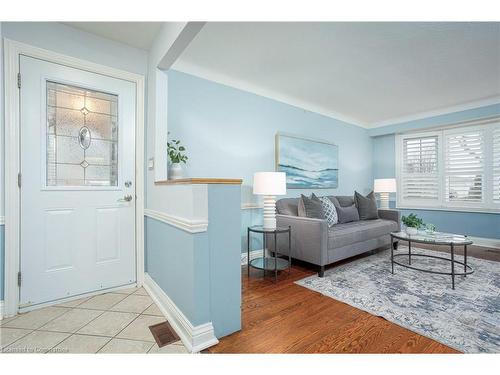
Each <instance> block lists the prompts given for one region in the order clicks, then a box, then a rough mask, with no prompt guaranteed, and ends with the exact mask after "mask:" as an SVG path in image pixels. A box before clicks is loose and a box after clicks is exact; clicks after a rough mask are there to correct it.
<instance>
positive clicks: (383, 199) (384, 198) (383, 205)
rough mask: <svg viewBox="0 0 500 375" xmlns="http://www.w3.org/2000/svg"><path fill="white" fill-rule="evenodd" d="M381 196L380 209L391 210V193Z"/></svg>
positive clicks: (381, 194)
mask: <svg viewBox="0 0 500 375" xmlns="http://www.w3.org/2000/svg"><path fill="white" fill-rule="evenodd" d="M379 196H380V207H379V208H380V209H381V210H388V209H389V193H379Z"/></svg>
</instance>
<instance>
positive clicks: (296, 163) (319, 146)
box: [276, 134, 339, 189]
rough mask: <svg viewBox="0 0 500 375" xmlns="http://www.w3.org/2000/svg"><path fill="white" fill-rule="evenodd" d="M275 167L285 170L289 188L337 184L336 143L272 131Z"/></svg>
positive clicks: (334, 185)
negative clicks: (274, 136)
mask: <svg viewBox="0 0 500 375" xmlns="http://www.w3.org/2000/svg"><path fill="white" fill-rule="evenodd" d="M276 164H277V165H276V169H277V171H278V172H285V173H286V182H287V188H290V189H335V188H337V187H338V182H339V181H338V146H337V145H334V144H332V143H327V142H321V141H314V140H311V139H305V138H299V137H295V136H290V135H285V134H276Z"/></svg>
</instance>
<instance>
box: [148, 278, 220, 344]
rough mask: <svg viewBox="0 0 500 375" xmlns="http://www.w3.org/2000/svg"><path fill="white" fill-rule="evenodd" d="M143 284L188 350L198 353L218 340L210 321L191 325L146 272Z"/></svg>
mask: <svg viewBox="0 0 500 375" xmlns="http://www.w3.org/2000/svg"><path fill="white" fill-rule="evenodd" d="M143 286H144V288H145V289H146V291H147V292H148V293H149V295H150V296H151V298H152V299H153V301H154V302H155V303H156V305H157V306H158V307H159V309H160V310H161V312H162V313H163V315H164V316H165V318H167V320H168V322H169V323H170V325H171V326H172V328H173V329H174V330H175V332H176V333H177V334H178V335H179V337H180V339H181V341H182V343H183V344H184V346H185V347H186V349H187V350H188V351H189V352H191V353H198V352H200V351H202V350H203V349H206V348H209V347H210V346H213V345H216V344H217V343H218V342H219V340H217V338H216V337H215V332H214V327H213V325H212V322H208V323H204V324H200V325H198V326H193V325H192V324H191V322H190V321H189V320H188V319H187V318H186V316H185V315H184V314H183V313H182V311H181V310H179V308H178V307H177V306H176V305H175V303H174V302H173V301H172V300H171V299H170V298H169V297H168V295H167V294H166V293H165V292H164V291H163V290H162V289H161V288H160V286H159V285H158V284H156V282H155V281H154V280H153V279H152V278H151V276H149V275H148V274H147V273H145V274H144V285H143Z"/></svg>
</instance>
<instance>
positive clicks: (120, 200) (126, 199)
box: [118, 194, 132, 202]
mask: <svg viewBox="0 0 500 375" xmlns="http://www.w3.org/2000/svg"><path fill="white" fill-rule="evenodd" d="M131 200H132V196H131V195H130V194H128V195H125V196H124V197H123V198H121V199H118V202H130V201H131Z"/></svg>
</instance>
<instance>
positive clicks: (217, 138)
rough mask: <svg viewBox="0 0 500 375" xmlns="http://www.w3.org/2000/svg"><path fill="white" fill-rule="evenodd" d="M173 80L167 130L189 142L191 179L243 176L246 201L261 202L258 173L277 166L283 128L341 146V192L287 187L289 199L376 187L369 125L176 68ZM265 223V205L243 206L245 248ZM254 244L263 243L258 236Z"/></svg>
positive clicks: (171, 73) (285, 130) (189, 172)
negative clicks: (254, 227)
mask: <svg viewBox="0 0 500 375" xmlns="http://www.w3.org/2000/svg"><path fill="white" fill-rule="evenodd" d="M168 85H169V93H168V108H169V112H168V129H169V131H170V136H171V138H175V139H181V140H182V142H183V143H184V144H185V145H186V147H187V150H188V155H189V158H190V160H189V163H188V165H187V167H186V172H187V174H188V175H189V176H191V177H233V178H243V186H242V202H243V203H256V202H257V197H255V196H254V195H253V194H252V186H251V184H252V178H253V173H254V172H258V171H273V170H274V167H275V165H274V163H275V160H274V137H275V134H276V132H285V133H291V134H295V135H299V136H303V137H308V138H314V139H321V140H324V141H328V142H332V143H335V144H337V145H339V187H338V189H328V190H296V189H294V190H290V189H289V190H288V195H289V196H298V195H300V194H301V193H304V194H311V192H313V191H315V192H316V193H319V194H322V195H326V194H350V195H352V194H353V193H354V190H358V191H359V192H362V193H368V192H369V191H371V188H372V186H373V179H372V161H371V158H372V141H371V139H370V137H369V135H368V131H367V130H366V129H364V128H361V127H359V126H355V125H352V124H348V123H345V122H342V121H340V120H336V119H333V118H330V117H326V116H322V115H319V114H317V113H313V112H309V111H306V110H303V109H301V108H298V107H294V106H291V105H288V104H284V103H281V102H278V101H275V100H272V99H268V98H265V97H262V96H259V95H255V94H252V93H249V92H245V91H242V90H238V89H234V88H231V87H228V86H224V85H221V84H218V83H215V82H212V81H208V80H205V79H201V78H198V77H194V76H191V75H188V74H184V73H181V72H178V71H170V72H169V74H168ZM260 222H261V210H258V209H257V210H255V209H253V210H243V212H242V228H241V241H242V248H243V249H245V250H246V227H247V226H248V225H251V224H257V223H260ZM253 248H255V249H257V248H262V245H259V242H258V241H257V240H256V242H255V246H253Z"/></svg>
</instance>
